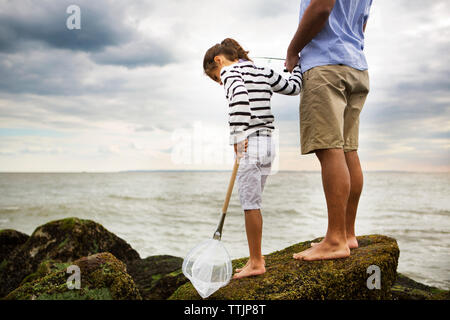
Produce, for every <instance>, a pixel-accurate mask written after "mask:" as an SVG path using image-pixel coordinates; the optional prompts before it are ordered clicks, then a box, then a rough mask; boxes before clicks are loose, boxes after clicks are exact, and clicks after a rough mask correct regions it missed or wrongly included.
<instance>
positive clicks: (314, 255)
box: [294, 149, 350, 260]
mask: <svg viewBox="0 0 450 320" xmlns="http://www.w3.org/2000/svg"><path fill="white" fill-rule="evenodd" d="M316 156H317V157H318V158H319V161H320V164H321V167H322V183H323V189H324V192H325V198H326V201H327V209H328V229H327V234H326V235H325V238H324V239H323V241H322V242H320V243H319V244H317V245H316V246H314V247H311V248H309V249H307V250H305V251H302V252H300V253H297V254H294V258H295V259H303V260H323V259H337V258H345V257H348V256H349V255H350V249H349V247H348V245H347V237H346V224H345V219H346V210H347V202H348V199H349V195H350V174H349V170H348V168H347V163H346V157H345V155H344V151H343V150H342V149H325V150H318V151H316Z"/></svg>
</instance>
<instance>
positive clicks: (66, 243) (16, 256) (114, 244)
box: [0, 218, 140, 297]
mask: <svg viewBox="0 0 450 320" xmlns="http://www.w3.org/2000/svg"><path fill="white" fill-rule="evenodd" d="M99 252H110V253H112V254H113V255H114V256H116V257H117V258H118V259H119V260H121V261H123V262H125V263H126V264H127V263H130V262H131V261H133V260H136V259H140V257H139V254H138V253H137V252H136V251H135V250H134V249H133V248H132V247H131V246H130V245H129V244H128V243H127V242H125V241H124V240H123V239H121V238H119V237H117V236H116V235H114V234H113V233H111V232H109V231H108V230H106V229H105V228H104V227H103V226H102V225H100V224H98V223H96V222H94V221H91V220H82V219H78V218H67V219H63V220H57V221H52V222H49V223H46V224H44V225H42V226H40V227H38V228H37V229H36V230H35V231H34V232H33V234H32V235H31V237H29V238H28V240H27V241H26V242H25V243H23V244H22V245H21V246H19V247H17V248H16V249H15V250H14V251H13V252H12V253H11V255H10V256H9V257H8V259H7V261H6V263H3V264H2V266H1V269H0V297H2V296H5V295H6V294H7V293H8V292H10V291H11V290H13V289H15V288H16V287H17V286H18V285H19V284H20V283H21V282H22V281H23V280H24V278H25V277H27V276H28V275H30V274H32V273H34V272H36V270H37V268H38V266H39V264H41V263H42V262H43V261H47V260H53V261H56V262H64V263H65V262H71V261H74V260H76V259H78V258H81V257H84V256H89V255H92V254H95V253H99Z"/></svg>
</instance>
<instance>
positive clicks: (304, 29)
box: [286, 0, 335, 72]
mask: <svg viewBox="0 0 450 320" xmlns="http://www.w3.org/2000/svg"><path fill="white" fill-rule="evenodd" d="M334 3H335V0H311V3H310V4H309V6H308V7H307V8H306V10H305V13H304V14H303V17H302V20H301V21H300V23H299V25H298V28H297V31H296V32H295V35H294V37H293V38H292V40H291V43H290V44H289V48H288V51H287V56H286V68H287V69H288V71H289V72H292V70H293V69H294V66H295V65H296V64H297V63H298V54H299V52H300V51H302V49H303V48H304V47H305V46H306V45H307V44H308V43H309V42H310V41H311V40H312V39H313V38H314V37H315V36H316V35H317V34H318V33H319V32H320V31H321V30H322V28H323V27H324V26H325V23H326V22H327V20H328V17H329V16H330V13H331V10H333V7H334Z"/></svg>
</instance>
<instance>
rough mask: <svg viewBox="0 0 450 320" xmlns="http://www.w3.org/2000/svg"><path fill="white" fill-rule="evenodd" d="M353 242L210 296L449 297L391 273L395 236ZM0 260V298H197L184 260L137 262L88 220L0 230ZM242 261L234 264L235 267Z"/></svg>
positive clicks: (271, 264) (276, 261)
mask: <svg viewBox="0 0 450 320" xmlns="http://www.w3.org/2000/svg"><path fill="white" fill-rule="evenodd" d="M317 240H320V239H315V240H313V241H317ZM358 240H359V244H360V247H359V248H358V249H353V250H352V255H351V257H349V258H346V259H339V260H329V261H316V262H306V261H297V260H293V259H292V253H294V252H298V251H301V250H303V249H305V248H307V247H309V246H310V243H311V242H312V241H307V242H302V243H299V244H297V245H294V246H291V247H288V248H286V249H283V250H281V251H277V252H274V253H272V254H270V255H266V263H267V273H266V274H265V275H263V276H259V277H253V278H247V279H241V280H232V281H231V282H230V284H229V285H228V286H227V287H225V288H222V289H221V290H219V291H218V292H216V293H215V294H214V295H212V296H211V297H210V299H280V300H281V299H396V300H403V299H407V300H411V299H412V300H418V299H445V300H449V299H450V291H448V290H441V289H438V288H434V287H429V286H426V285H423V284H421V283H418V282H415V281H414V280H412V279H409V278H408V277H406V276H404V275H402V274H397V273H396V267H397V260H398V254H399V251H398V247H397V244H396V241H395V240H394V239H392V238H388V237H385V236H380V235H372V236H362V237H358ZM108 252H109V253H108ZM0 259H1V260H0V297H4V296H5V295H7V294H8V293H9V294H8V295H7V299H141V298H143V299H159V300H161V299H167V298H170V299H201V298H200V296H199V295H198V294H197V293H196V291H195V290H194V289H193V287H192V285H191V284H190V282H188V280H187V279H186V278H185V277H184V275H183V274H182V272H181V264H182V261H183V259H182V258H178V257H174V256H168V255H160V256H150V257H147V258H145V259H141V258H140V257H139V254H138V253H137V252H136V251H135V250H134V249H133V248H131V246H130V245H129V244H128V243H126V242H125V241H124V240H123V239H120V238H119V237H117V236H116V235H114V234H112V233H111V232H109V231H108V230H106V229H105V228H104V227H103V226H101V225H100V224H98V223H96V222H94V221H90V220H81V219H77V218H69V219H63V220H58V221H52V222H49V223H47V224H45V225H43V226H40V227H38V228H37V229H36V230H35V231H34V232H33V234H32V235H31V237H30V236H28V235H26V234H23V233H21V232H18V231H15V230H0ZM245 262H246V258H242V259H237V260H234V261H233V267H234V268H236V267H239V266H243V265H244V264H245ZM72 264H76V265H78V266H79V267H80V269H81V272H82V277H81V278H82V287H81V290H68V289H67V285H66V281H67V278H68V277H69V276H70V275H69V274H67V273H66V269H67V267H68V266H69V265H72ZM372 264H373V265H378V266H379V267H380V269H381V283H382V288H381V290H376V289H374V290H368V289H367V285H366V281H367V278H368V277H369V274H367V267H368V266H369V265H372ZM186 282H187V283H186ZM392 284H393V285H392Z"/></svg>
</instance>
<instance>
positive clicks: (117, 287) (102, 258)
mask: <svg viewBox="0 0 450 320" xmlns="http://www.w3.org/2000/svg"><path fill="white" fill-rule="evenodd" d="M73 264H74V265H77V266H78V267H79V268H80V275H81V288H80V289H72V290H71V289H69V288H68V286H67V279H68V277H69V276H70V274H68V273H66V270H67V268H64V269H62V270H57V271H53V272H51V273H49V274H47V275H45V276H43V277H41V278H37V279H36V280H34V281H31V282H26V283H24V284H23V285H22V286H20V287H19V288H17V289H15V290H13V291H12V292H11V293H9V294H8V295H7V296H6V298H5V299H6V300H61V299H69V300H111V299H113V300H141V299H142V298H141V295H140V293H139V290H138V289H137V287H136V285H135V283H134V281H133V279H132V278H131V276H130V275H129V274H128V273H127V272H126V266H125V264H124V263H123V262H121V261H119V260H118V259H117V258H116V257H114V256H113V255H112V254H111V253H108V252H103V253H97V254H94V255H91V256H88V257H83V258H81V259H78V260H76V261H74V262H73Z"/></svg>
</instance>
